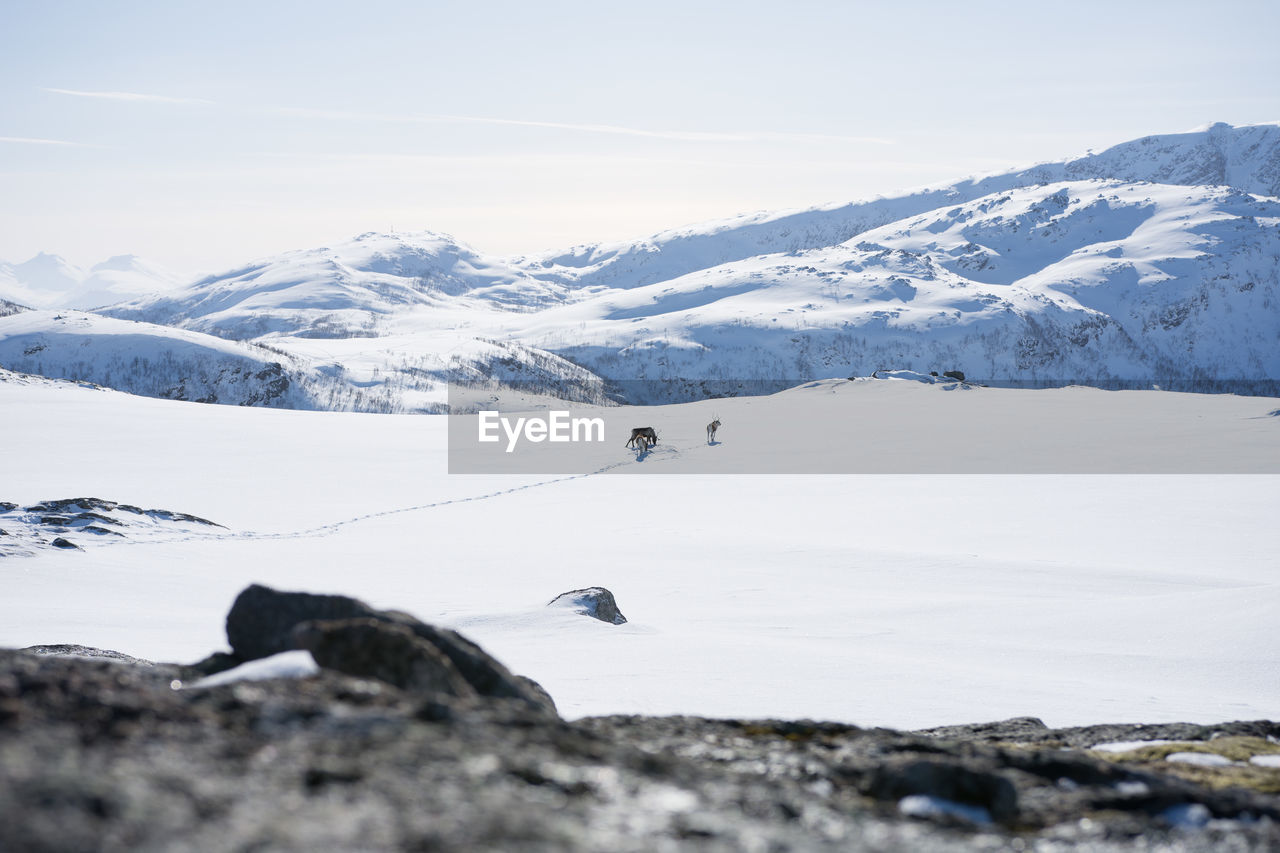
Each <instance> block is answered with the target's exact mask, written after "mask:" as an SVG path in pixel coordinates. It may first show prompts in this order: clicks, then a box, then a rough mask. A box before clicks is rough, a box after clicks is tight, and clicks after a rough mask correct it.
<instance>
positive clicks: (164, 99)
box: [44, 87, 213, 104]
mask: <svg viewBox="0 0 1280 853" xmlns="http://www.w3.org/2000/svg"><path fill="white" fill-rule="evenodd" d="M44 91H46V92H54V93H56V94H59V95H73V96H74V97H77V98H101V99H103V100H108V101H146V102H150V103H157V104H212V103H213V101H206V100H204V99H203V98H173V97H170V96H168V95H144V94H141V93H139V92H84V91H81V90H79V89H53V88H49V87H45V90H44Z"/></svg>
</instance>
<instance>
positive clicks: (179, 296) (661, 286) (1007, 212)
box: [0, 124, 1280, 411]
mask: <svg viewBox="0 0 1280 853" xmlns="http://www.w3.org/2000/svg"><path fill="white" fill-rule="evenodd" d="M1278 268H1280V125H1257V126H1248V127H1230V126H1228V125H1222V124H1217V125H1213V126H1211V127H1207V128H1205V129H1203V130H1199V131H1195V132H1191V133H1184V134H1173V135H1167V136H1152V137H1146V138H1143V139H1139V140H1135V141H1133V142H1128V143H1124V144H1122V145H1118V146H1115V147H1113V148H1110V149H1107V150H1105V151H1102V152H1100V153H1097V154H1094V153H1090V154H1088V155H1086V156H1083V157H1079V158H1075V159H1072V160H1068V161H1064V162H1058V163H1043V164H1039V165H1036V166H1032V167H1030V168H1026V169H1019V170H1015V171H1010V172H1005V173H1001V174H996V175H989V176H985V177H981V178H973V179H968V180H965V181H961V182H959V183H955V184H951V185H947V186H943V187H935V188H929V189H924V190H920V191H917V192H912V193H908V194H904V195H901V196H896V197H892V198H878V199H874V200H870V201H864V202H857V203H853V204H847V205H840V206H832V207H822V208H813V209H810V210H803V211H790V212H783V213H767V214H756V215H753V216H746V217H739V218H737V219H732V220H725V221H720V222H713V223H708V224H704V225H700V226H692V227H688V228H683V229H678V230H673V231H668V232H664V233H662V234H658V235H655V236H654V237H652V238H649V239H647V240H642V241H636V242H631V243H619V244H612V245H595V246H585V247H578V248H576V249H572V250H568V251H564V252H552V253H548V254H546V255H541V256H537V257H523V258H513V259H502V258H498V257H494V256H488V255H484V254H482V253H480V252H477V251H476V250H474V249H471V248H469V247H467V246H465V245H463V244H461V243H458V242H457V241H455V240H453V239H452V238H450V237H447V236H445V235H440V234H435V233H431V232H423V233H418V234H410V235H379V234H365V235H361V236H360V237H357V238H355V239H353V240H350V241H347V242H345V243H341V244H337V245H334V246H332V247H326V248H320V249H311V250H303V251H296V252H290V253H286V254H283V255H280V256H277V257H274V258H267V259H264V260H261V261H258V262H255V263H252V264H249V265H246V266H244V267H242V268H239V269H236V270H232V271H230V272H227V273H225V274H222V275H217V276H212V277H209V278H206V279H203V280H201V281H198V282H195V283H193V284H191V285H189V286H187V287H185V288H182V289H180V290H176V291H172V292H170V293H167V294H162V295H159V296H153V297H149V298H144V299H135V300H132V301H130V302H126V303H123V304H118V305H115V306H112V307H110V308H107V309H103V310H102V311H101V312H100V313H103V314H106V315H109V316H112V317H116V318H121V319H132V320H140V321H146V322H148V323H153V324H163V325H164V326H173V327H178V328H181V329H184V330H187V331H188V332H189V333H193V334H194V333H206V334H209V335H216V336H218V337H221V338H229V339H236V340H242V341H253V342H256V343H259V344H267V345H269V346H270V347H272V348H273V349H274V350H278V351H280V352H284V353H289V354H291V355H292V356H294V357H295V358H296V359H298V361H299V363H300V364H306V365H309V366H311V368H310V369H314V370H316V371H319V373H320V375H322V376H327V377H330V378H334V379H335V380H336V381H337V382H338V386H339V388H340V391H334V390H332V389H331V390H330V391H329V392H328V393H329V395H330V396H333V399H334V400H340V399H342V400H346V402H343V403H342V404H341V405H339V406H338V407H350V402H349V399H348V397H349V393H350V391H351V389H359V390H360V392H361V393H362V394H364V395H365V398H366V400H368V399H372V398H373V396H376V397H377V399H378V402H377V403H376V405H371V406H368V407H367V408H371V409H372V410H378V411H384V410H391V411H430V410H433V409H434V408H435V407H436V406H438V405H439V403H441V402H443V388H444V382H445V381H446V380H447V379H449V378H477V377H489V378H494V379H501V380H503V381H514V380H516V379H518V378H520V377H532V378H533V380H534V382H535V384H536V385H537V386H538V388H539V389H540V390H554V389H555V388H556V387H557V384H558V383H559V384H560V387H564V388H572V392H571V393H572V395H573V396H574V397H575V398H576V399H593V398H594V396H595V395H597V394H598V391H599V387H600V381H601V379H603V380H608V381H610V382H612V383H614V389H615V393H620V394H621V395H622V396H624V397H626V398H628V399H632V400H648V401H653V402H658V401H663V400H672V399H688V398H691V397H696V396H699V395H706V394H709V393H723V392H724V391H726V390H732V389H733V388H734V387H736V386H735V385H734V384H733V383H735V382H738V381H741V380H762V381H764V382H765V385H763V386H762V385H760V384H759V382H757V383H756V384H754V385H751V386H750V387H751V390H753V391H762V390H770V385H769V383H772V386H771V387H783V386H786V385H789V384H794V383H795V382H798V381H802V380H807V379H819V378H831V377H842V376H849V375H855V374H861V375H865V374H869V373H871V372H872V371H873V370H876V369H881V368H905V369H912V370H917V371H922V372H928V371H930V370H937V371H940V372H941V371H944V370H961V371H964V372H965V373H966V374H967V375H968V376H969V377H970V378H972V379H977V380H979V381H987V382H999V383H1011V384H1016V383H1025V384H1030V385H1056V384H1063V383H1082V384H1097V385H1103V386H1107V387H1116V386H1135V385H1137V386H1144V385H1152V384H1158V385H1160V386H1161V387H1169V388H1179V389H1187V390H1202V391H1221V390H1234V391H1239V392H1247V393H1264V394H1276V393H1280V331H1278V330H1280V292H1278V291H1280V281H1278V277H1280V272H1278ZM108 349H109V348H108ZM92 351H93V346H92V344H89V345H86V348H85V349H83V350H82V352H83V353H84V354H85V355H84V357H83V359H82V361H84V363H89V362H92V361H93V358H92V357H91V355H90V353H91V352H92ZM107 357H113V356H107ZM0 366H10V367H16V366H15V365H9V364H4V363H3V362H0ZM16 369H26V368H22V367H16ZM630 380H638V381H639V382H640V384H639V385H633V386H631V387H630V388H628V389H626V390H623V391H618V388H619V387H620V386H618V385H617V383H620V382H626V381H630ZM722 380H728V381H729V382H730V384H729V385H728V386H727V387H726V386H724V385H717V384H716V383H719V382H721V381H722ZM321 396H324V395H321ZM321 405H323V403H321Z"/></svg>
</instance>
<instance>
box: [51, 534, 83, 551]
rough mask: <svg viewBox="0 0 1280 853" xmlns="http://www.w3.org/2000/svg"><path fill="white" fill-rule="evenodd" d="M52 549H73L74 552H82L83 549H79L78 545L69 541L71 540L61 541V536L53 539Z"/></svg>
mask: <svg viewBox="0 0 1280 853" xmlns="http://www.w3.org/2000/svg"><path fill="white" fill-rule="evenodd" d="M53 547H55V548H71V549H74V550H76V551H83V550H84V549H83V548H81V547H80V546H79V545H77V544H76V543H74V542H72V541H71V540H69V539H63V538H62V537H61V536H59V537H58V538H57V539H54V540H53Z"/></svg>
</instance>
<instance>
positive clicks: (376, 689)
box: [0, 587, 1280, 853]
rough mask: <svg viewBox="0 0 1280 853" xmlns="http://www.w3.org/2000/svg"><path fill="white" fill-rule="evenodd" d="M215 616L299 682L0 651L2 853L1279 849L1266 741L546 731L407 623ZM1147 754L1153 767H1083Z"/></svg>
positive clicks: (1190, 736)
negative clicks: (290, 662) (306, 662)
mask: <svg viewBox="0 0 1280 853" xmlns="http://www.w3.org/2000/svg"><path fill="white" fill-rule="evenodd" d="M271 601H275V602H277V604H278V605H279V608H278V609H277V610H275V611H273V610H272V608H271V607H269V606H267V605H268V602H271ZM356 605H359V607H356ZM361 608H364V609H367V610H369V611H370V613H372V614H373V615H370V613H365V612H363V611H361V612H359V613H357V614H355V615H344V616H340V617H339V618H334V616H335V613H337V612H338V611H350V610H361ZM237 611H238V612H237ZM320 611H323V612H324V614H327V615H326V618H314V617H315V615H316V613H317V612H320ZM273 612H274V613H275V617H273V616H272V613H273ZM233 615H234V616H235V618H234V619H232V618H229V619H228V629H229V631H230V630H231V629H232V625H233V624H234V625H235V626H236V627H235V631H236V632H237V637H240V638H241V639H243V640H244V642H240V641H236V642H234V643H233V649H237V650H238V651H233V653H232V654H228V655H224V658H233V657H235V656H236V655H238V654H244V653H246V650H250V649H253V650H256V651H260V652H266V651H267V650H269V649H272V648H274V647H275V646H277V645H280V644H284V643H288V644H289V645H290V647H292V646H295V645H297V646H301V647H304V648H307V649H309V650H310V651H311V654H312V655H313V656H314V657H315V659H316V661H317V663H319V664H320V667H321V669H320V670H319V672H318V673H316V674H310V675H305V676H303V677H294V678H274V679H269V680H261V681H234V682H231V683H224V684H218V685H217V686H211V687H192V686H184V683H185V684H186V685H190V684H191V683H192V681H193V680H195V679H198V678H199V676H200V672H201V670H199V669H197V668H195V667H186V666H179V665H174V664H164V663H156V664H151V663H149V662H146V661H140V660H137V659H131V658H129V657H128V656H127V655H121V654H119V653H112V652H101V651H99V650H94V649H86V648H85V647H70V646H42V647H33V649H31V650H22V651H8V650H0V768H3V772H2V773H0V850H23V851H28V850H32V851H39V850H112V851H114V850H121V851H124V850H129V851H133V850H142V851H147V850H166V851H167V850H199V851H206V850H211V851H220V850H245V849H269V850H351V849H359V850H406V849H410V850H442V851H471V850H513V849H519V850H534V851H564V850H568V851H575V850H583V851H586V850H610V851H615V850H616V851H651V850H663V849H673V850H684V849H692V850H713V851H720V850H723V851H731V850H732V851H737V850H796V851H805V850H840V851H873V850H874V851H890V850H894V851H896V850H909V851H922V853H930V851H950V850H999V849H1003V850H1009V849H1013V850H1018V849H1036V850H1046V851H1052V850H1067V849H1081V850H1098V851H1108V850H1116V851H1119V850H1151V849H1160V850H1169V851H1192V850H1231V851H1237V850H1238V851H1245V850H1257V851H1262V850H1274V849H1278V848H1280V768H1276V767H1270V766H1269V765H1270V762H1263V763H1262V764H1258V763H1257V762H1254V761H1253V760H1252V759H1255V758H1258V757H1263V758H1266V757H1268V756H1274V755H1276V754H1280V725H1278V724H1276V723H1273V722H1270V721H1256V722H1243V723H1226V724H1222V725H1217V726H1198V725H1189V724H1172V725H1160V726H1092V727H1085V728H1073V729H1050V728H1048V727H1046V726H1045V725H1044V724H1043V723H1042V722H1041V721H1039V720H1036V719H1034V718H1020V719H1016V720H1007V721H1003V722H999V723H989V724H983V725H971V726H956V727H949V728H945V729H934V730H930V731H925V732H914V733H912V732H898V731H890V730H886V729H862V728H858V727H856V726H851V725H842V724H835V723H815V722H811V721H803V720H802V721H779V720H708V719H700V718H694V717H624V716H617V717H597V718H589V719H585V720H579V721H576V722H567V721H565V720H562V719H560V718H559V717H558V716H556V715H555V714H554V713H550V712H548V710H547V707H546V705H545V704H539V703H535V702H531V701H529V699H528V698H527V696H524V695H518V696H512V695H497V694H495V693H494V692H493V691H490V692H488V693H486V692H484V691H482V690H480V689H478V687H477V686H476V682H475V681H473V680H472V675H469V674H468V673H469V672H471V671H470V670H467V669H465V668H464V667H463V666H459V665H458V664H457V662H456V660H455V658H454V657H453V656H452V655H450V654H448V653H447V652H446V650H445V647H443V646H439V645H437V644H436V642H435V641H434V640H432V639H431V637H434V636H441V637H446V638H449V639H450V640H451V641H453V640H455V639H456V641H457V642H458V643H459V646H458V648H460V649H462V650H464V651H467V652H468V653H469V654H472V653H478V654H483V652H482V651H480V650H479V647H478V646H475V645H474V644H471V643H469V642H468V641H466V640H465V638H461V637H459V636H458V635H456V634H454V633H453V632H441V629H436V628H433V627H432V626H427V625H425V624H423V623H418V622H417V621H416V620H412V618H411V617H408V616H405V615H404V614H394V613H386V612H381V613H380V612H378V611H373V610H372V609H371V608H367V607H366V606H365V605H363V604H361V603H360V602H358V601H355V600H354V599H342V600H339V597H334V596H306V595H305V594H301V593H278V592H275V591H274V590H268V589H266V588H263V587H256V588H250V589H249V590H246V591H245V593H243V594H242V595H241V597H240V598H239V599H237V602H236V607H235V608H233ZM250 615H252V616H253V618H252V619H250V618H249V617H250ZM286 616H287V618H286ZM308 617H313V618H308ZM242 619H245V620H247V622H246V623H245V624H241V622H240V620H242ZM285 622H292V624H291V625H290V627H289V629H288V631H287V632H283V630H282V629H281V628H280V626H281V625H282V624H283V623H285ZM248 623H253V624H256V625H258V629H256V630H250V629H249V624H248ZM241 630H244V631H246V632H247V634H246V635H244V636H243V637H241V636H240V635H239V633H238V632H239V631H241ZM433 632H434V633H433ZM250 636H252V637H254V638H255V639H252V640H250V639H248V637H250ZM268 638H271V639H270V642H268V641H267V639H268ZM246 642H247V643H248V645H245V643H246ZM295 654H296V653H295ZM464 662H469V664H473V663H474V661H473V660H470V659H464ZM264 663H266V662H265V661H264ZM494 664H496V665H497V666H501V665H500V664H497V663H496V662H494ZM505 671H506V670H505V667H503V668H502V672H505ZM353 673H354V674H353ZM228 675H231V673H228ZM508 675H509V673H508ZM511 679H512V681H513V683H516V684H520V683H521V682H520V681H519V679H518V677H516V676H511ZM530 689H532V688H530ZM548 701H549V700H548ZM1152 740H1156V741H1176V742H1173V743H1169V742H1166V743H1161V744H1158V745H1144V744H1122V745H1121V747H1120V748H1121V750H1122V751H1120V752H1114V753H1108V752H1101V751H1096V750H1091V749H1089V747H1094V746H1096V745H1098V744H1099V743H1100V742H1114V741H1121V742H1123V741H1152ZM1187 754H1203V755H1213V756H1216V757H1217V760H1215V761H1214V762H1212V763H1211V764H1212V766H1200V765H1197V764H1186V763H1183V762H1182V761H1181V759H1179V760H1169V759H1171V758H1174V759H1178V757H1179V756H1185V755H1187ZM1197 774H1211V775H1197Z"/></svg>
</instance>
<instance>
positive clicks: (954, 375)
mask: <svg viewBox="0 0 1280 853" xmlns="http://www.w3.org/2000/svg"><path fill="white" fill-rule="evenodd" d="M942 375H943V376H944V377H945V378H947V379H954V380H956V381H957V382H963V381H964V371H962V370H948V371H947V372H946V373H944V374H942Z"/></svg>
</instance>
